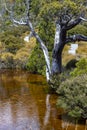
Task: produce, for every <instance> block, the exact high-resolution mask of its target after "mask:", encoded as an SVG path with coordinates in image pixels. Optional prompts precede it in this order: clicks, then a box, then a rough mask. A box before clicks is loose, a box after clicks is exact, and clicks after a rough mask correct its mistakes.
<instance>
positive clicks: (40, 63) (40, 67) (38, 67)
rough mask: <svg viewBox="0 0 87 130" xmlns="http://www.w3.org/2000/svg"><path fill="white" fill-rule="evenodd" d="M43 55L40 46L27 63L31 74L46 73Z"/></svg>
mask: <svg viewBox="0 0 87 130" xmlns="http://www.w3.org/2000/svg"><path fill="white" fill-rule="evenodd" d="M42 53H43V52H42V50H41V48H40V47H39V46H38V45H37V46H36V47H35V48H34V50H33V51H32V54H31V56H30V57H29V61H28V63H27V69H28V70H29V71H30V72H33V73H39V74H43V73H44V72H45V60H44V56H43V54H42Z"/></svg>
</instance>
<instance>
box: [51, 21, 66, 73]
mask: <svg viewBox="0 0 87 130" xmlns="http://www.w3.org/2000/svg"><path fill="white" fill-rule="evenodd" d="M65 40H66V30H65V29H64V28H62V27H61V26H60V25H59V24H56V33H55V41H54V48H53V55H52V69H51V74H52V75H54V74H58V73H61V72H62V51H63V48H64V46H65Z"/></svg>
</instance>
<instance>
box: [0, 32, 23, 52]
mask: <svg viewBox="0 0 87 130" xmlns="http://www.w3.org/2000/svg"><path fill="white" fill-rule="evenodd" d="M0 40H1V42H2V44H3V47H4V48H5V49H6V51H8V52H10V53H16V52H17V50H19V49H20V48H21V47H23V40H22V39H21V38H17V37H15V36H13V35H9V34H7V33H6V34H5V33H3V34H2V35H1V36H0Z"/></svg>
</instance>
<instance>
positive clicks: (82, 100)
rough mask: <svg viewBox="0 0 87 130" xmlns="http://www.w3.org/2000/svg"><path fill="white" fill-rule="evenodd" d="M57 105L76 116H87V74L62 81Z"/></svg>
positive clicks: (58, 90)
mask: <svg viewBox="0 0 87 130" xmlns="http://www.w3.org/2000/svg"><path fill="white" fill-rule="evenodd" d="M57 93H58V94H59V97H58V100H57V106H59V107H61V108H63V109H64V110H65V112H67V113H68V115H70V116H72V117H75V118H81V117H82V118H87V74H85V75H81V76H78V77H76V78H73V79H68V80H66V81H65V82H62V83H61V85H60V87H59V88H58V89H57Z"/></svg>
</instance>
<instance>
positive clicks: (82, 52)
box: [62, 42, 87, 65]
mask: <svg viewBox="0 0 87 130" xmlns="http://www.w3.org/2000/svg"><path fill="white" fill-rule="evenodd" d="M77 43H78V49H77V51H76V55H72V54H68V50H69V48H70V45H66V46H65V48H64V50H63V53H62V62H63V65H66V64H67V62H69V61H70V60H72V59H77V60H78V59H80V58H83V57H85V58H87V42H77Z"/></svg>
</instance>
